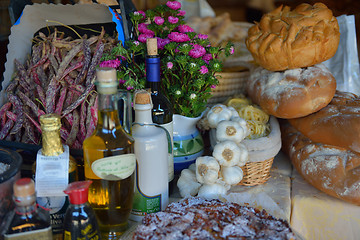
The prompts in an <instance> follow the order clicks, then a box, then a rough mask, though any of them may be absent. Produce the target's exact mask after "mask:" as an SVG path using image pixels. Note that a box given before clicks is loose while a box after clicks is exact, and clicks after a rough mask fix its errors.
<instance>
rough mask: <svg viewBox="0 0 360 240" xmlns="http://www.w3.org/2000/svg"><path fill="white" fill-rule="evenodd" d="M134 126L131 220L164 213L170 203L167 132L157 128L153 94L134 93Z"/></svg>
mask: <svg viewBox="0 0 360 240" xmlns="http://www.w3.org/2000/svg"><path fill="white" fill-rule="evenodd" d="M134 103H135V104H134V110H135V123H134V126H133V134H132V136H133V137H134V139H135V156H136V163H137V165H136V174H135V176H136V181H135V183H136V186H135V196H134V201H133V209H132V211H131V215H130V219H131V220H134V221H141V219H142V218H143V217H144V216H145V215H147V214H149V213H154V212H159V211H162V210H164V209H165V208H166V206H167V205H168V203H169V185H168V138H167V134H166V131H165V130H164V129H161V128H159V127H157V126H154V124H153V121H152V114H151V110H152V103H151V96H150V94H149V93H148V92H147V91H145V90H142V91H138V92H136V93H135V101H134Z"/></svg>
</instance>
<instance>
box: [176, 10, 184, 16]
mask: <svg viewBox="0 0 360 240" xmlns="http://www.w3.org/2000/svg"><path fill="white" fill-rule="evenodd" d="M185 14H186V11H184V10H179V13H178V14H177V16H185Z"/></svg>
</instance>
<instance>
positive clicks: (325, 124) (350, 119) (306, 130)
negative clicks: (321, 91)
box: [289, 91, 360, 153]
mask: <svg viewBox="0 0 360 240" xmlns="http://www.w3.org/2000/svg"><path fill="white" fill-rule="evenodd" d="M289 122H290V123H291V125H293V126H294V127H295V128H296V129H297V130H298V131H300V132H301V133H302V134H304V135H305V136H306V137H308V138H310V139H311V140H312V141H314V142H321V143H325V144H330V145H334V146H339V147H344V148H347V149H350V150H352V151H355V152H357V153H360V97H358V96H356V95H355V94H352V93H347V92H339V91H337V92H336V93H335V96H334V98H333V100H332V101H331V102H330V104H329V105H327V106H326V107H325V108H323V109H321V110H320V111H318V112H316V113H313V114H310V115H308V116H305V117H302V118H296V119H290V120H289Z"/></svg>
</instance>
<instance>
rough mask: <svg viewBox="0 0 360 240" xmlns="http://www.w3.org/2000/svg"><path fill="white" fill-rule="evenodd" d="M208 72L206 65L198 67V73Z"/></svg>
mask: <svg viewBox="0 0 360 240" xmlns="http://www.w3.org/2000/svg"><path fill="white" fill-rule="evenodd" d="M208 72H209V70H208V68H207V67H206V66H201V68H200V73H201V74H206V73H208Z"/></svg>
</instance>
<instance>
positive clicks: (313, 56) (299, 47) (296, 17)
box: [246, 3, 340, 71]
mask: <svg viewBox="0 0 360 240" xmlns="http://www.w3.org/2000/svg"><path fill="white" fill-rule="evenodd" d="M339 41H340V32H339V25H338V22H337V20H336V18H335V17H334V16H333V14H332V11H331V10H330V9H328V8H327V7H326V5H324V4H323V3H315V4H314V5H313V6H311V5H309V4H307V3H303V4H300V5H299V6H297V7H296V8H295V9H294V10H293V11H291V10H290V7H288V6H285V7H283V6H280V7H279V8H277V9H275V10H274V11H272V12H270V13H267V14H265V15H264V16H263V17H262V18H261V21H260V22H259V23H256V25H255V26H253V27H251V28H250V29H249V31H248V37H247V39H246V46H247V48H248V49H249V51H250V52H251V54H252V56H253V57H254V59H255V60H256V62H257V63H258V64H260V65H261V66H262V67H264V68H266V69H268V70H270V71H283V70H286V69H293V68H300V67H308V66H312V65H315V64H318V63H321V62H324V61H325V60H328V59H329V58H331V57H332V56H334V55H335V53H336V50H337V47H338V45H339Z"/></svg>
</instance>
